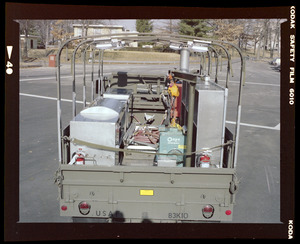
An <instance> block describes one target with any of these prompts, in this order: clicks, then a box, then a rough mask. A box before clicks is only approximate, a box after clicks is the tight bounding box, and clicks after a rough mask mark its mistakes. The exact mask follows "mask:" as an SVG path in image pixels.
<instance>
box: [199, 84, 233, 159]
mask: <svg viewBox="0 0 300 244" xmlns="http://www.w3.org/2000/svg"><path fill="white" fill-rule="evenodd" d="M226 106H227V89H225V88H223V87H221V86H219V85H217V84H215V83H211V82H201V83H198V84H197V85H196V101H195V110H194V111H195V113H194V123H195V124H196V128H197V129H196V151H199V150H202V149H205V148H211V147H215V146H218V145H221V144H222V143H223V140H224V138H223V136H224V129H225V114H226ZM222 153H223V151H222V149H221V148H218V149H214V150H212V158H211V161H212V163H214V164H219V162H220V160H221V159H222Z"/></svg>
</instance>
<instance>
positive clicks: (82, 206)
mask: <svg viewBox="0 0 300 244" xmlns="http://www.w3.org/2000/svg"><path fill="white" fill-rule="evenodd" d="M78 208H79V212H80V213H81V214H83V215H87V214H88V213H89V212H90V209H91V205H90V204H88V203H87V202H81V203H79V205H78Z"/></svg>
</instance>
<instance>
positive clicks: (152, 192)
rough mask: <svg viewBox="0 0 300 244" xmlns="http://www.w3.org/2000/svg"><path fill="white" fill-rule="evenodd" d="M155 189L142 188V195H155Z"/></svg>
mask: <svg viewBox="0 0 300 244" xmlns="http://www.w3.org/2000/svg"><path fill="white" fill-rule="evenodd" d="M153 194H154V191H153V190H140V195H141V196H153Z"/></svg>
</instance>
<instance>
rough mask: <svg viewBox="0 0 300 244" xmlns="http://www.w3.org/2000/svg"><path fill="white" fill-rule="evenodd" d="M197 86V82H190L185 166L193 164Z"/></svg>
mask: <svg viewBox="0 0 300 244" xmlns="http://www.w3.org/2000/svg"><path fill="white" fill-rule="evenodd" d="M195 87H196V83H192V82H189V107H188V109H189V113H188V121H187V122H188V124H187V137H186V153H187V156H186V160H185V166H186V167H191V165H192V155H191V153H192V147H193V129H194V123H193V120H194V105H195V90H196V89H195Z"/></svg>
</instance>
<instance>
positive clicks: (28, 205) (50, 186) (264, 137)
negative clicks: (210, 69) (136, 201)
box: [19, 61, 280, 223]
mask: <svg viewBox="0 0 300 244" xmlns="http://www.w3.org/2000/svg"><path fill="white" fill-rule="evenodd" d="M246 64H247V65H246V85H245V86H244V87H243V98H242V117H241V122H242V124H241V129H240V145H239V153H238V161H237V162H238V164H237V173H238V177H239V178H241V182H240V187H239V190H238V193H237V194H236V206H235V208H234V215H233V222H235V223H278V222H280V73H279V72H278V71H276V70H274V69H273V68H272V66H271V65H269V64H268V63H266V62H255V61H247V63H246ZM192 65H193V64H191V66H192ZM77 66H78V68H77ZM77 66H76V73H77V74H78V76H77V77H78V78H77V79H78V80H77V81H78V84H79V83H80V82H82V69H81V68H80V67H79V65H77ZM174 67H176V64H171V65H167V64H160V65H153V64H147V65H140V64H115V65H113V64H109V65H107V66H105V71H104V72H115V71H127V72H132V73H148V74H166V73H167V70H168V69H172V68H174ZM195 68H197V67H195ZM88 69H90V67H88ZM225 69H226V68H225V66H224V67H223V71H222V72H221V73H220V75H219V83H220V84H221V85H223V84H224V81H225V72H224V71H225ZM233 74H234V77H230V83H229V101H228V113H227V119H226V121H227V126H229V127H231V128H233V126H234V125H233V123H234V121H235V116H236V101H237V91H238V81H239V63H235V64H234V65H233ZM62 77H63V79H62V98H63V99H65V100H64V101H63V102H62V114H63V115H64V117H65V120H64V121H63V124H64V125H65V124H66V123H67V122H68V120H70V119H71V107H72V104H71V102H70V99H71V96H72V90H71V89H72V86H71V75H70V66H69V65H64V66H62ZM88 79H90V78H89V77H87V80H88ZM80 93H81V91H80V90H79V92H78V100H79V101H80V100H82V98H81V94H80ZM77 108H78V110H80V109H81V108H82V104H81V103H80V102H78V104H77ZM19 115H20V147H19V148H20V192H19V194H20V196H19V200H20V205H19V210H20V222H70V221H71V219H70V218H66V217H60V216H59V204H58V200H57V196H58V189H57V186H56V185H55V184H54V180H53V177H54V173H55V171H56V169H57V168H58V159H57V158H58V153H57V127H56V125H57V122H56V79H55V68H50V67H40V68H27V69H21V70H20V110H19Z"/></svg>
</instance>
